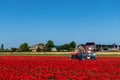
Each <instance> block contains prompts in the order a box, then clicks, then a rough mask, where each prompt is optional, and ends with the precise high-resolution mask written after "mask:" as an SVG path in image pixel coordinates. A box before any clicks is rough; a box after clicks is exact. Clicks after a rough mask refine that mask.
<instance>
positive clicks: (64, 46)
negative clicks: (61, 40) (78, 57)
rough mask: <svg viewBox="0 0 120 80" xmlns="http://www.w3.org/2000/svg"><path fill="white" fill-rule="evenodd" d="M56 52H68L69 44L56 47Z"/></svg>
mask: <svg viewBox="0 0 120 80" xmlns="http://www.w3.org/2000/svg"><path fill="white" fill-rule="evenodd" d="M57 49H58V51H69V44H64V45H61V46H59V47H57Z"/></svg>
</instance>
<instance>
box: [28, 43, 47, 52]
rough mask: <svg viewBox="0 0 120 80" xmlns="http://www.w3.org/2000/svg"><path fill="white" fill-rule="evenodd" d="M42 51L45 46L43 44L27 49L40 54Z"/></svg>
mask: <svg viewBox="0 0 120 80" xmlns="http://www.w3.org/2000/svg"><path fill="white" fill-rule="evenodd" d="M44 49H45V46H44V45H43V44H36V45H33V46H32V47H30V48H29V50H32V52H37V51H39V52H42V51H44Z"/></svg>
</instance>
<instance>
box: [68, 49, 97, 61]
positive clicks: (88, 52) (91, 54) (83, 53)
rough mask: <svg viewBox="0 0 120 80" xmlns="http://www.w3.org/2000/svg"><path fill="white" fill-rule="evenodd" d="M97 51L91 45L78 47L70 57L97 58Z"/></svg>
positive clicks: (80, 58)
mask: <svg viewBox="0 0 120 80" xmlns="http://www.w3.org/2000/svg"><path fill="white" fill-rule="evenodd" d="M95 56H96V54H95V51H94V50H93V49H92V48H91V47H87V48H85V49H84V48H81V47H80V48H76V49H75V51H74V52H72V53H71V54H70V56H69V58H70V59H78V60H95V59H96V57H95Z"/></svg>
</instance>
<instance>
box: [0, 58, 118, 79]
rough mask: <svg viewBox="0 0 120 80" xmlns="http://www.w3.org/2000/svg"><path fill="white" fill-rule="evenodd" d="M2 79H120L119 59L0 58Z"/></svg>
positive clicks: (0, 76)
mask: <svg viewBox="0 0 120 80" xmlns="http://www.w3.org/2000/svg"><path fill="white" fill-rule="evenodd" d="M0 80H120V57H97V59H96V60H85V61H78V60H69V59H68V57H62V56H0Z"/></svg>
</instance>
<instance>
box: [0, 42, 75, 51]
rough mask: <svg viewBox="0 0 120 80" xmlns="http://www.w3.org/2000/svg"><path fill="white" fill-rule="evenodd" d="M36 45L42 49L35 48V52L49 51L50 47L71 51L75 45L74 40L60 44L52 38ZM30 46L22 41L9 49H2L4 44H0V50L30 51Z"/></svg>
mask: <svg viewBox="0 0 120 80" xmlns="http://www.w3.org/2000/svg"><path fill="white" fill-rule="evenodd" d="M38 45H40V46H42V47H43V49H42V50H41V49H40V47H38V48H37V52H41V51H44V52H51V49H52V48H56V50H57V51H58V52H60V51H73V50H74V49H75V47H76V42H75V41H71V42H70V43H65V44H62V45H59V46H58V45H55V43H54V41H52V40H48V41H47V43H46V44H44V43H39V44H38ZM31 47H32V46H29V44H28V43H26V42H25V43H22V44H20V45H19V48H13V47H12V48H11V49H10V50H9V49H4V45H3V44H1V48H0V51H2V52H7V51H11V52H16V51H18V52H31V51H32V50H30V48H31Z"/></svg>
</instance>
